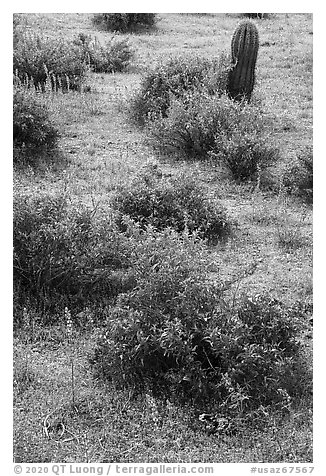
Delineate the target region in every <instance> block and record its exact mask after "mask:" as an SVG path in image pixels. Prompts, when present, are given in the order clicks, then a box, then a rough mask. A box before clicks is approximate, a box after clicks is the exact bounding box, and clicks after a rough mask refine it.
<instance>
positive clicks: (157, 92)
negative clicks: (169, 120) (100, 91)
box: [132, 55, 230, 125]
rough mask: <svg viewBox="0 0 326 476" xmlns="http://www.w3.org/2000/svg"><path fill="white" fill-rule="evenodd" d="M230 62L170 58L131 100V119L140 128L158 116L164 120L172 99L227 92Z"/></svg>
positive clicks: (221, 57) (150, 76)
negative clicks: (192, 93) (205, 92)
mask: <svg viewBox="0 0 326 476" xmlns="http://www.w3.org/2000/svg"><path fill="white" fill-rule="evenodd" d="M229 63H230V61H229V59H228V58H227V57H226V56H225V55H220V57H219V58H216V59H214V60H209V59H206V58H202V57H198V58H193V57H191V58H189V57H186V58H181V57H180V58H172V59H171V60H170V61H169V62H167V63H166V64H161V65H159V66H157V67H156V68H155V69H153V70H152V71H150V72H149V73H148V74H147V75H146V76H145V77H144V78H143V80H142V83H141V86H140V90H139V91H138V92H137V93H136V95H135V96H134V98H133V100H132V111H133V117H134V119H135V120H136V121H137V122H138V123H139V124H141V125H144V124H145V123H146V122H147V121H148V120H151V119H153V118H155V117H157V116H163V117H166V116H167V113H168V108H169V106H170V105H171V100H172V98H174V97H176V98H179V99H180V98H182V97H183V96H184V95H185V94H186V93H189V92H191V91H195V90H198V89H205V90H206V91H207V92H208V93H209V94H214V93H216V92H223V91H226V88H227V80H228V79H227V78H228V71H229V67H230V66H229Z"/></svg>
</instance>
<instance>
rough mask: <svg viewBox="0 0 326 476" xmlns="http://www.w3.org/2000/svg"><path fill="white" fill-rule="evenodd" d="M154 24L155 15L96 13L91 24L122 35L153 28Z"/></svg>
mask: <svg viewBox="0 0 326 476" xmlns="http://www.w3.org/2000/svg"><path fill="white" fill-rule="evenodd" d="M155 22H156V14H155V13H96V14H95V15H94V16H93V23H94V24H95V25H98V26H100V27H102V28H105V29H106V30H108V31H120V32H122V33H125V32H128V31H134V30H138V29H140V28H145V27H147V28H149V27H153V26H154V25H155Z"/></svg>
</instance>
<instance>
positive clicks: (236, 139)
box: [211, 123, 279, 181]
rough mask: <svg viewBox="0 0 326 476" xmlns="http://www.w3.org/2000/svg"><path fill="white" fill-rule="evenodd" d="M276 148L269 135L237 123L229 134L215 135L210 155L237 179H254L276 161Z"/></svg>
mask: <svg viewBox="0 0 326 476" xmlns="http://www.w3.org/2000/svg"><path fill="white" fill-rule="evenodd" d="M278 155H279V153H278V149H277V148H276V147H275V146H274V145H273V143H272V141H271V140H270V138H269V136H268V135H266V134H264V133H262V132H261V131H259V130H256V131H255V130H251V131H250V130H248V127H247V125H246V124H245V123H243V124H239V125H238V127H237V128H236V130H235V131H234V132H233V133H232V134H230V135H229V136H225V135H223V134H221V135H220V136H217V138H216V143H215V146H214V149H213V150H212V153H211V157H212V158H217V159H219V160H220V161H221V162H222V163H223V164H225V165H226V166H227V168H228V169H229V170H230V172H231V174H232V176H233V178H235V179H236V180H238V181H245V180H248V179H254V178H257V177H258V176H259V174H260V173H261V172H262V171H263V170H264V169H266V168H267V167H268V166H270V165H272V164H273V163H275V162H276V160H277V158H278Z"/></svg>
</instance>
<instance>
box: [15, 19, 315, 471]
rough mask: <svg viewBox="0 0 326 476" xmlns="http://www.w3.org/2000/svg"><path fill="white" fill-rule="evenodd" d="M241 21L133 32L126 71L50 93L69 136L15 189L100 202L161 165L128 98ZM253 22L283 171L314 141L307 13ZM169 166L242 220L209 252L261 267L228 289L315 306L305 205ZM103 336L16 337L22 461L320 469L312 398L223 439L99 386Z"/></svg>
mask: <svg viewBox="0 0 326 476" xmlns="http://www.w3.org/2000/svg"><path fill="white" fill-rule="evenodd" d="M26 21H27V25H28V27H29V28H31V29H33V30H34V31H38V30H41V31H43V32H46V33H47V34H48V35H51V36H55V35H58V34H62V35H64V36H65V37H73V36H74V35H75V34H76V33H79V32H86V33H89V34H92V35H97V36H98V38H99V40H100V41H104V40H105V38H109V37H111V34H110V33H105V32H99V31H96V30H95V29H94V27H93V25H92V23H91V15H89V14H29V15H27V16H26ZM238 21H239V18H238V17H237V16H236V15H226V14H212V15H204V16H200V15H190V14H185V15H181V14H179V15H178V14H160V15H159V21H158V24H157V28H156V29H155V30H154V31H153V32H152V33H146V34H131V35H126V36H128V37H129V39H130V43H131V44H132V46H133V47H134V49H135V59H134V62H133V64H132V65H131V67H130V71H129V72H128V73H123V74H122V73H120V74H114V75H112V74H111V75H110V74H92V75H91V77H90V78H89V81H88V82H89V84H91V92H90V93H82V94H80V93H74V92H70V93H68V94H65V95H63V94H60V93H59V94H55V95H52V94H51V93H48V98H47V99H48V104H49V105H50V108H51V111H52V113H53V117H54V118H55V121H56V124H57V126H58V128H59V130H60V133H61V139H60V155H61V159H60V160H59V161H58V162H57V163H56V164H54V165H52V166H49V165H46V164H43V165H41V166H40V167H39V169H38V170H37V171H35V170H34V169H26V168H23V169H22V168H17V169H16V170H15V171H14V190H15V192H19V191H20V190H23V191H26V190H27V189H29V190H30V192H31V193H32V194H37V193H38V192H39V191H42V190H44V189H50V190H51V191H53V192H54V193H62V192H63V191H64V190H69V195H70V197H71V199H72V200H76V201H84V202H87V203H98V202H100V203H104V204H105V203H106V202H107V200H108V198H109V197H110V194H111V193H112V191H114V190H115V189H116V188H117V187H119V186H120V185H121V184H124V183H125V182H126V181H129V180H130V178H131V177H132V176H133V174H134V173H135V172H136V171H137V170H138V169H139V167H140V166H141V165H143V164H145V163H146V162H147V161H148V160H149V159H151V158H152V157H153V151H152V150H151V149H150V148H149V146H148V145H146V143H145V141H144V137H143V134H142V132H141V131H139V130H138V129H136V128H135V127H134V126H133V125H132V124H131V122H130V120H129V118H128V107H127V106H128V99H129V98H130V96H131V94H132V93H133V91H134V90H135V89H136V88H137V87H138V85H139V82H140V79H141V74H142V73H143V72H144V71H145V70H146V68H147V67H148V65H149V64H151V65H153V64H155V63H158V62H160V61H165V60H166V59H167V58H169V57H171V56H175V55H185V54H189V55H192V56H194V55H198V56H207V57H212V56H214V55H217V54H218V53H219V52H221V51H222V50H224V51H228V49H229V46H230V40H231V36H232V32H233V30H234V28H235V26H236V25H237V23H238ZM257 25H258V28H259V33H260V43H261V47H260V51H259V57H258V64H257V68H258V71H257V87H256V89H255V100H257V101H259V102H260V103H261V105H262V107H263V109H264V110H266V111H268V112H269V114H270V115H271V116H272V117H273V118H274V121H273V124H274V130H273V134H274V137H275V140H276V141H277V143H278V146H279V147H280V151H281V157H280V163H279V164H278V168H276V171H279V170H281V169H282V166H283V165H284V164H285V163H286V162H287V161H291V160H292V158H293V157H294V156H295V154H296V152H297V151H298V150H299V149H300V148H301V147H302V146H305V145H311V143H312V38H313V36H312V16H311V15H309V14H277V15H272V16H271V17H270V18H269V19H266V20H260V21H257ZM161 164H162V167H163V168H164V169H166V170H169V171H170V172H171V173H174V172H175V171H177V170H180V169H181V168H185V169H187V168H188V169H191V170H194V169H196V173H197V175H198V180H202V181H203V182H205V183H206V184H208V185H209V186H210V187H211V188H212V190H214V191H215V192H217V193H218V195H219V196H220V198H221V201H222V203H223V204H224V205H225V207H226V209H227V210H228V213H229V215H230V216H231V217H232V218H234V220H235V221H236V222H237V224H238V225H237V229H236V232H235V233H234V235H233V236H232V238H230V239H229V240H228V241H227V242H225V243H223V244H221V245H217V246H216V247H215V248H213V249H212V250H211V252H212V255H213V256H214V259H215V260H216V261H217V262H218V263H220V275H221V276H222V277H223V278H225V279H227V280H232V279H235V278H236V277H237V276H238V275H239V274H241V272H242V271H243V270H244V269H246V268H250V267H252V266H254V267H255V272H254V273H253V274H251V275H250V276H247V277H246V278H244V279H242V280H241V281H240V284H239V286H238V287H237V289H236V290H234V292H237V293H240V292H242V291H250V292H256V291H259V292H261V291H262V290H266V291H268V292H270V293H271V294H273V295H274V296H275V297H278V298H279V299H281V300H283V301H285V302H287V303H292V302H294V301H296V300H298V299H300V300H303V301H308V302H309V301H311V300H312V210H311V208H310V207H308V206H306V205H304V204H302V203H301V202H299V201H298V200H296V199H294V198H289V197H286V196H284V194H282V193H275V192H273V193H270V192H268V191H267V192H262V191H258V192H257V191H254V192H253V190H252V188H250V187H248V186H239V185H235V184H234V183H233V182H232V181H230V180H228V179H225V178H224V179H223V180H222V176H221V172H220V171H219V170H218V169H217V168H216V167H215V168H212V167H210V166H208V165H205V164H195V163H183V162H178V163H174V162H173V161H171V160H168V159H167V158H166V157H165V158H161ZM72 313H73V310H72ZM76 332H77V331H76ZM97 332H98V331H97V330H96V329H94V328H88V329H87V330H86V331H85V330H83V332H81V331H78V333H77V334H76V335H75V337H74V339H73V342H72V343H71V344H69V343H68V341H67V339H66V337H65V332H64V324H62V326H61V327H60V326H59V327H55V328H54V327H52V328H49V329H42V330H40V329H39V328H38V327H37V326H36V328H35V332H34V334H33V333H32V332H31V329H30V328H29V329H26V328H25V329H24V328H23V329H22V330H21V331H20V332H19V333H18V334H17V335H16V336H15V341H14V356H15V371H14V372H15V385H14V432H15V436H14V457H15V461H17V462H110V461H117V462H118V461H125V462H127V461H128V462H140V461H142V462H199V461H200V462H254V461H256V462H280V461H282V462H310V461H312V428H311V420H312V415H311V409H310V403H309V402H307V401H303V402H301V403H300V404H298V405H297V406H296V408H294V409H293V410H292V411H291V412H290V413H289V414H288V415H287V416H286V418H284V420H283V421H280V420H279V417H278V416H275V419H274V417H273V415H270V418H269V424H268V425H266V428H262V429H260V430H250V429H248V428H244V429H241V431H240V433H239V434H237V435H236V436H225V437H220V438H219V437H217V436H214V435H207V433H206V432H205V429H204V428H203V427H201V426H200V422H199V421H198V418H196V415H193V413H192V411H191V410H190V409H187V408H184V409H177V408H175V407H171V408H169V409H168V408H164V409H163V408H162V409H161V408H158V409H156V408H153V404H152V403H151V401H150V400H148V401H147V400H145V401H134V400H132V399H131V398H130V395H129V394H128V393H123V392H120V393H119V392H117V391H114V390H113V389H112V388H110V387H103V386H101V385H100V384H99V383H98V382H94V380H93V379H92V377H91V373H90V369H89V364H88V360H87V356H88V353H89V352H90V351H91V350H92V347H93V346H94V344H95V341H96V336H97ZM308 337H311V335H305V336H304V338H305V339H306V342H307V350H309V347H310V339H308ZM308 354H309V352H308ZM309 358H310V357H309ZM72 362H73V371H74V388H72ZM156 410H157V411H158V414H159V418H157V417H156V415H157V413H156Z"/></svg>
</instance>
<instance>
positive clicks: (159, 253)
mask: <svg viewBox="0 0 326 476" xmlns="http://www.w3.org/2000/svg"><path fill="white" fill-rule="evenodd" d="M148 233H151V235H150V236H151V239H149V235H147V239H146V240H145V241H144V242H142V243H141V247H142V249H141V251H140V252H139V254H138V256H137V257H136V259H135V261H134V266H135V270H136V274H137V283H138V284H137V287H136V288H134V289H133V290H132V291H130V292H127V293H125V294H121V295H119V297H118V299H117V302H116V305H115V306H114V307H112V308H111V312H110V313H109V315H108V319H107V325H106V331H105V332H104V333H103V335H102V336H101V337H100V338H99V341H98V344H97V347H96V349H95V351H94V354H93V356H92V358H91V363H92V365H93V368H94V372H95V374H96V376H97V377H98V378H100V379H103V380H104V381H105V380H109V381H111V382H112V383H113V384H114V385H116V386H117V387H122V388H124V387H127V388H128V387H131V388H133V389H134V390H136V391H138V392H145V391H152V392H153V394H154V395H156V396H160V397H164V398H166V397H168V398H169V399H172V400H175V401H177V402H179V403H180V402H186V401H188V402H189V401H190V402H191V403H192V404H195V405H199V406H201V405H202V404H203V405H204V406H205V405H206V407H207V405H208V406H209V407H210V408H212V407H215V408H218V409H219V412H221V413H226V414H233V415H234V414H239V413H240V414H243V413H244V412H246V411H253V410H256V409H258V408H260V407H261V406H263V407H265V408H266V407H268V406H269V405H280V406H281V407H282V406H286V405H288V404H289V402H290V401H291V398H296V397H299V396H300V395H302V394H303V393H304V392H306V391H309V389H308V388H307V381H309V378H310V377H311V376H310V377H309V372H308V370H307V368H306V366H305V361H304V359H303V358H301V347H300V343H299V339H298V335H299V334H298V331H299V329H300V323H301V320H302V319H304V318H305V317H306V316H304V315H301V314H300V315H299V313H298V310H297V308H296V309H294V308H289V307H287V306H285V305H283V304H282V303H281V302H279V301H276V300H274V299H272V298H270V297H269V296H255V297H252V298H250V297H243V298H242V299H240V300H239V302H238V303H237V304H236V305H235V304H234V303H233V305H232V306H231V305H228V304H227V302H226V301H225V299H224V296H225V294H224V287H223V283H221V282H220V281H219V280H217V279H214V280H212V281H209V280H208V279H207V276H208V273H209V271H210V260H209V256H208V255H207V253H206V252H205V250H204V249H199V248H198V247H199V243H196V242H195V241H193V237H188V238H186V240H185V239H184V240H183V241H181V240H180V239H179V238H178V237H177V235H175V234H174V233H173V232H172V231H171V230H166V231H165V232H160V233H157V232H156V233H154V232H151V231H149V232H148ZM308 386H309V385H308ZM310 391H311V386H310Z"/></svg>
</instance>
